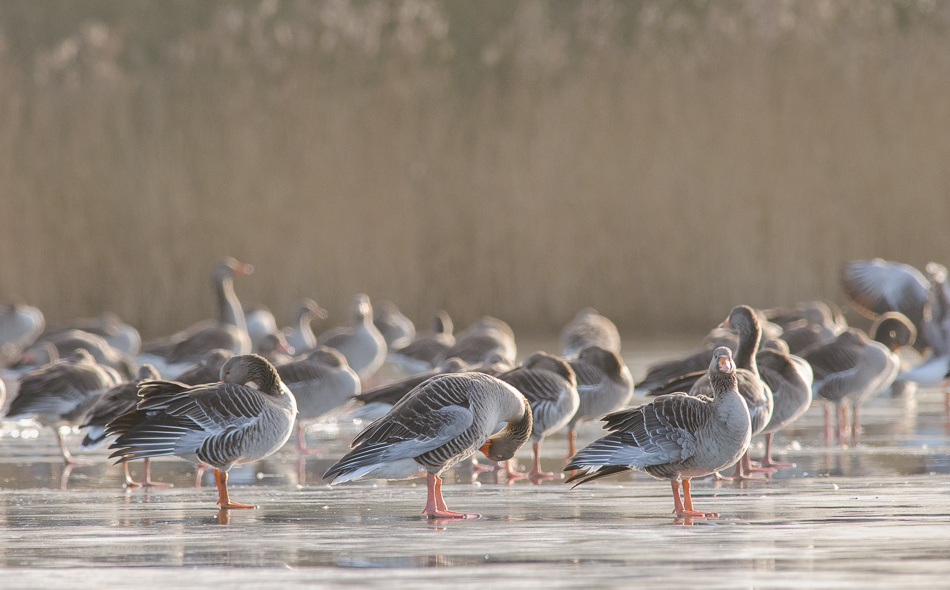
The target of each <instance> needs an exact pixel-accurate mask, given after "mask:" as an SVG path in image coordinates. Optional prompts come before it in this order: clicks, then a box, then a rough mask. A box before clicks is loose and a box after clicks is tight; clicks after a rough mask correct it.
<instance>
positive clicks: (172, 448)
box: [106, 354, 297, 509]
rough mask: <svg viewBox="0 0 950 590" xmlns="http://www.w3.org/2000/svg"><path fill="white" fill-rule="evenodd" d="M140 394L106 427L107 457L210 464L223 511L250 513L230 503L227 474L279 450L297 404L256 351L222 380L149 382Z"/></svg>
mask: <svg viewBox="0 0 950 590" xmlns="http://www.w3.org/2000/svg"><path fill="white" fill-rule="evenodd" d="M139 396H140V397H141V398H142V400H141V401H140V402H139V404H138V406H137V408H136V409H135V410H133V411H131V412H129V413H127V414H123V415H122V416H119V417H118V418H116V419H115V420H113V421H112V422H110V423H109V425H108V426H107V427H106V435H117V436H118V438H116V440H115V442H113V443H112V445H111V446H110V447H109V448H110V449H116V451H115V452H114V453H112V455H110V459H112V458H117V459H118V461H119V462H123V463H124V462H126V461H131V460H133V459H145V458H150V457H161V456H167V455H176V456H178V457H181V458H182V459H185V460H188V461H191V462H192V463H196V464H197V463H201V464H205V465H210V466H211V467H213V468H214V479H215V483H216V484H217V486H218V505H219V506H220V507H221V508H222V509H227V508H254V505H253V504H240V503H237V502H232V501H231V499H230V496H229V495H228V471H229V470H230V469H231V467H233V466H234V465H241V464H245V463H253V462H254V461H258V460H260V459H263V458H264V457H267V456H269V455H271V454H273V453H275V452H277V451H278V450H279V449H280V448H281V447H282V446H283V445H284V443H285V442H287V439H289V438H290V434H291V433H292V432H293V428H294V418H295V417H296V415H297V402H296V400H295V399H294V395H293V394H292V393H291V392H290V390H289V389H287V386H286V385H284V384H283V383H282V382H281V380H280V376H279V375H278V374H277V371H276V369H274V367H273V365H271V364H270V363H269V362H267V360H266V359H264V358H263V357H260V356H257V355H254V354H249V355H241V356H235V357H232V358H230V359H228V361H227V362H226V363H224V366H223V367H221V381H220V382H219V383H208V384H206V385H197V386H194V387H188V386H186V385H182V384H181V383H175V382H171V381H146V382H145V383H143V384H141V385H140V386H139Z"/></svg>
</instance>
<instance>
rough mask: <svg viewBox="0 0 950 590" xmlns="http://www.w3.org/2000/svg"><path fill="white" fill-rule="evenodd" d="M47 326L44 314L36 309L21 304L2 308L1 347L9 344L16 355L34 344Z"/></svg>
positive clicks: (8, 304)
mask: <svg viewBox="0 0 950 590" xmlns="http://www.w3.org/2000/svg"><path fill="white" fill-rule="evenodd" d="M45 326H46V321H45V320H44V319H43V312H41V311H40V310H39V309H38V308H36V307H31V306H29V305H21V304H19V303H7V304H6V305H3V306H0V346H2V345H4V344H9V345H10V346H9V348H10V349H12V352H13V354H14V355H15V354H17V353H19V351H21V350H23V349H24V348H26V347H27V346H29V345H30V344H32V343H33V341H35V340H36V338H37V337H38V336H39V335H40V334H41V333H42V332H43V328H44V327H45Z"/></svg>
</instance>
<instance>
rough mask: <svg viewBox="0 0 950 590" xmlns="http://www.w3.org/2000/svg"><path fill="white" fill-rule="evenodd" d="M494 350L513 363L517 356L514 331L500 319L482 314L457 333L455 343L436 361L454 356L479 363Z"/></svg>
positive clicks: (468, 361)
mask: <svg viewBox="0 0 950 590" xmlns="http://www.w3.org/2000/svg"><path fill="white" fill-rule="evenodd" d="M494 352H499V353H500V354H501V355H502V356H503V357H504V358H505V359H507V360H508V362H509V363H512V364H513V363H514V362H515V359H516V358H517V356H518V348H517V346H515V333H514V331H512V329H511V327H510V326H509V325H508V324H506V323H505V322H503V321H502V320H499V319H498V318H493V317H491V316H484V317H482V318H480V319H478V320H475V321H474V322H472V325H471V326H469V327H468V328H466V329H465V331H463V332H462V333H460V334H458V336H457V337H456V339H455V344H454V345H453V346H452V347H450V348H449V349H448V350H446V351H445V352H444V353H443V354H442V356H441V357H439V359H438V361H439V362H441V361H442V360H444V359H447V358H451V357H453V356H454V357H456V358H459V359H462V360H463V361H465V362H466V363H480V362H483V361H484V360H485V359H486V358H488V357H489V356H490V355H491V354H492V353H494Z"/></svg>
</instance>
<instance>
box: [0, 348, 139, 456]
mask: <svg viewBox="0 0 950 590" xmlns="http://www.w3.org/2000/svg"><path fill="white" fill-rule="evenodd" d="M119 381H120V379H119V375H118V374H117V373H116V372H115V371H114V370H113V369H111V368H110V367H104V366H102V365H99V364H96V361H95V359H93V358H92V355H90V354H89V353H88V352H87V351H86V350H84V349H79V350H77V351H76V352H74V353H73V354H72V355H71V356H70V357H69V358H68V359H65V360H60V361H57V362H55V363H52V364H50V365H46V366H45V367H41V368H39V369H36V370H35V371H32V372H30V373H26V374H25V375H23V376H22V377H20V386H19V391H18V392H17V396H16V397H15V398H13V401H11V402H10V407H9V408H7V414H6V417H7V418H8V419H10V420H23V419H27V418H32V419H33V420H35V421H36V422H38V423H39V424H40V425H42V426H49V427H51V428H52V429H53V432H55V433H56V440H57V442H59V449H60V452H61V453H62V455H63V461H64V462H65V463H66V464H67V465H79V464H82V463H83V461H80V460H78V459H76V458H75V457H73V456H72V454H70V452H69V450H68V449H67V448H66V442H65V441H64V440H63V437H62V435H61V434H60V432H59V428H60V426H79V425H80V424H82V423H83V419H84V418H85V417H86V413H87V412H88V411H89V410H90V409H91V408H92V407H93V406H94V405H95V404H96V401H98V399H99V396H100V395H102V393H103V392H104V391H106V390H107V389H109V388H111V387H115V385H116V384H117V383H119Z"/></svg>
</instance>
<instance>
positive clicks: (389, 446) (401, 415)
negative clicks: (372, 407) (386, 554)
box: [323, 373, 531, 518]
mask: <svg viewBox="0 0 950 590" xmlns="http://www.w3.org/2000/svg"><path fill="white" fill-rule="evenodd" d="M501 422H506V423H507V424H506V426H505V427H504V428H502V429H501V430H500V431H499V432H497V433H495V434H492V433H493V432H495V428H496V426H497V425H498V424H499V423H501ZM530 435H531V408H530V407H529V406H528V401H527V400H526V399H525V398H524V396H523V395H521V393H519V392H518V390H517V389H515V388H514V387H512V386H510V385H508V384H507V383H505V382H504V381H500V380H498V379H496V378H495V377H491V376H489V375H484V374H481V373H455V374H451V375H439V376H437V377H433V378H432V379H430V380H428V381H426V382H425V383H423V384H422V385H420V386H419V387H417V388H416V389H414V390H413V391H412V393H410V394H409V395H407V396H406V397H404V398H403V399H402V400H401V401H400V402H399V403H397V404H396V405H395V406H393V409H392V410H391V411H390V412H389V413H388V414H386V415H385V416H383V417H382V418H380V419H379V420H376V421H375V422H373V423H372V424H370V425H369V426H367V427H366V428H365V429H364V430H363V431H362V432H361V433H360V434H359V435H357V437H356V438H355V439H354V440H353V444H352V445H351V446H352V450H351V451H350V452H348V453H347V454H346V455H344V456H343V458H342V459H340V460H339V461H338V462H337V463H336V464H335V465H333V466H332V467H330V469H329V470H327V472H326V473H325V474H324V476H323V477H324V479H329V480H331V483H334V484H335V483H341V482H344V481H349V480H351V479H358V478H385V479H402V478H409V477H418V476H421V475H422V474H425V476H426V491H427V497H426V508H425V511H424V514H425V515H426V516H428V517H429V518H467V517H473V518H478V516H479V515H477V514H465V513H462V512H453V511H451V510H449V509H448V508H447V507H446V505H445V500H444V499H443V498H442V478H441V475H442V473H443V472H445V471H446V470H447V469H449V468H450V467H452V466H453V465H455V464H456V463H458V462H459V461H462V460H464V459H467V458H468V457H470V456H472V455H473V454H474V453H475V451H476V450H480V451H482V453H484V454H485V456H487V457H488V458H489V459H491V460H492V461H506V460H508V459H510V458H511V457H513V456H514V455H515V453H516V452H517V451H518V449H519V448H521V446H522V445H524V443H525V442H526V441H527V440H528V437H529V436H530Z"/></svg>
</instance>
